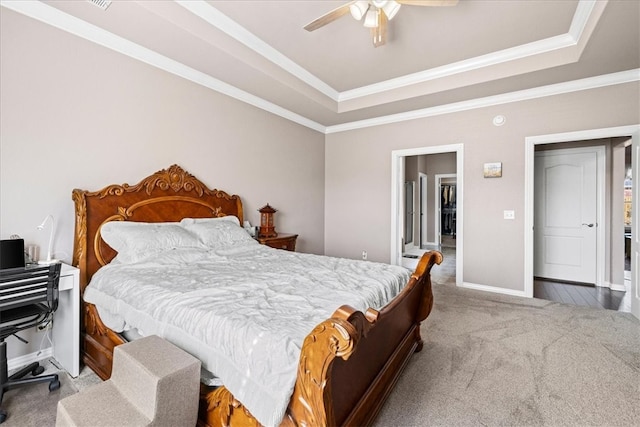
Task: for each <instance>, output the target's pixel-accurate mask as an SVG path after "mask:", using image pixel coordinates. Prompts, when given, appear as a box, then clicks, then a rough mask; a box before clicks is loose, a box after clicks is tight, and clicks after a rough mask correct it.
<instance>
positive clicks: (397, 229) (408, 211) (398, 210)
mask: <svg viewBox="0 0 640 427" xmlns="http://www.w3.org/2000/svg"><path fill="white" fill-rule="evenodd" d="M392 161H393V163H392V175H393V179H392V199H393V200H392V248H391V263H392V264H396V265H403V266H405V267H407V268H409V269H413V268H415V266H416V265H417V262H418V260H419V258H420V256H421V255H422V254H423V253H424V252H426V251H428V250H432V249H436V250H439V251H441V252H442V253H443V256H444V262H443V264H442V265H440V266H439V268H438V270H439V272H440V273H442V274H443V276H442V277H441V279H442V280H441V281H442V282H450V283H455V284H462V253H461V248H462V243H461V242H462V229H463V227H462V221H460V220H459V219H458V218H461V215H462V194H463V193H462V185H461V182H462V181H461V180H462V178H461V173H462V170H461V169H462V164H463V163H462V161H463V153H462V145H461V144H456V145H449V146H438V147H423V148H419V149H412V150H400V151H394V152H393V153H392ZM436 176H437V177H438V178H436ZM441 177H449V178H448V182H447V180H446V179H445V182H444V185H445V186H446V187H447V197H446V198H445V201H446V203H447V205H446V207H444V209H447V212H446V218H445V221H443V216H442V215H443V206H442V204H441V200H440V199H439V197H440V195H441V192H440V188H436V187H435V186H434V184H435V183H437V184H438V185H440V184H442V182H440V181H441V179H440V178H441ZM452 179H453V180H452ZM454 187H455V189H454ZM451 195H453V196H454V197H455V201H456V202H455V219H454V216H453V215H452V211H451V209H452V208H453V205H454V204H453V203H452V199H451ZM408 222H410V223H411V224H408ZM441 226H442V227H447V228H446V230H445V234H446V240H447V243H448V245H443V244H442V240H441V236H442V228H441Z"/></svg>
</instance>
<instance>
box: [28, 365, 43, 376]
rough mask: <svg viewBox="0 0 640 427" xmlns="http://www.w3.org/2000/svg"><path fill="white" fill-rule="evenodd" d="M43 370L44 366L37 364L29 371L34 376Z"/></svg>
mask: <svg viewBox="0 0 640 427" xmlns="http://www.w3.org/2000/svg"><path fill="white" fill-rule="evenodd" d="M43 372H44V367H43V366H40V365H38V366H37V367H36V368H33V370H32V371H31V375H33V376H34V377H35V376H36V375H40V374H41V373H43Z"/></svg>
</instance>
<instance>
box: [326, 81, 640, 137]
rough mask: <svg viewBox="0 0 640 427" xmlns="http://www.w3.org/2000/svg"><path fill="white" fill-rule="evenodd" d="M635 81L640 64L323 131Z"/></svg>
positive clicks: (376, 124)
mask: <svg viewBox="0 0 640 427" xmlns="http://www.w3.org/2000/svg"><path fill="white" fill-rule="evenodd" d="M637 81H640V68H636V69H633V70H628V71H621V72H618V73H612V74H605V75H602V76H596V77H588V78H584V79H579V80H572V81H569V82H564V83H556V84H552V85H547V86H540V87H537V88H533V89H525V90H520V91H515V92H509V93H505V94H500V95H494V96H488V97H484V98H477V99H472V100H468V101H461V102H455V103H452V104H445V105H439V106H437V107H430V108H423V109H419V110H413V111H407V112H404V113H398V114H391V115H388V116H381V117H376V118H372V119H366V120H359V121H355V122H350V123H343V124H340V125H335V126H327V128H326V131H325V133H326V134H331V133H339V132H346V131H350V130H356V129H364V128H369V127H372V126H380V125H386V124H391V123H399V122H404V121H407V120H415V119H422V118H425V117H435V116H440V115H443V114H451V113H457V112H461V111H468V110H475V109H478V108H486V107H492V106H496V105H504V104H510V103H513V102H520V101H528V100H531V99H537V98H545V97H548V96H555V95H561V94H566V93H571V92H580V91H583V90H590V89H596V88H600V87H605V86H614V85H619V84H625V83H631V82H637Z"/></svg>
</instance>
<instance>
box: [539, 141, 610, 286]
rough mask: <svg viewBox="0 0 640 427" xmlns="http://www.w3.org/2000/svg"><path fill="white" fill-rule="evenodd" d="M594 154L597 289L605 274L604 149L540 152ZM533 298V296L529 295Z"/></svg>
mask: <svg viewBox="0 0 640 427" xmlns="http://www.w3.org/2000/svg"><path fill="white" fill-rule="evenodd" d="M535 145H543V144H535ZM594 152H595V153H596V156H597V157H596V169H597V172H596V173H597V174H598V175H597V177H596V200H597V202H596V203H597V207H596V277H595V285H596V286H598V287H602V286H604V283H605V279H604V272H605V239H606V236H605V232H606V227H605V224H604V218H605V202H604V200H605V199H604V198H605V195H606V180H605V174H606V166H605V161H606V148H605V146H604V145H594V146H589V147H578V148H558V149H556V150H549V151H542V153H554V154H567V155H571V154H581V153H594ZM533 157H534V161H535V157H536V153H535V149H534V153H533ZM533 167H534V172H533V173H534V176H533V178H534V181H535V163H534V165H533ZM533 191H534V201H535V185H534V188H533ZM533 210H534V212H535V202H534V205H533ZM533 234H534V242H535V229H534V231H533ZM533 252H534V263H535V249H534V251H533ZM531 296H533V295H531Z"/></svg>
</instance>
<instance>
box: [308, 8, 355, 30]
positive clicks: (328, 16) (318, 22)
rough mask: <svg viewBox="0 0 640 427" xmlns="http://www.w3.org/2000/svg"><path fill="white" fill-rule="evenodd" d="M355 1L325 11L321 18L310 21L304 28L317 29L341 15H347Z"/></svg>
mask: <svg viewBox="0 0 640 427" xmlns="http://www.w3.org/2000/svg"><path fill="white" fill-rule="evenodd" d="M353 3H355V1H350V2H349V3H347V4H345V5H342V6H340V7H337V8H335V9H333V10H332V11H330V12H327V13H325V14H324V15H322V16H321V17H320V18H318V19H315V20H313V21H311V22H309V23H308V24H307V25H305V26H304V29H305V30H307V31H313V30H317V29H318V28H320V27H324V26H325V25H327V24H329V23H331V22H333V21H335V20H336V19H338V18H340V17H341V16H343V15H346V14H347V13H349V6H351V5H352V4H353Z"/></svg>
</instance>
